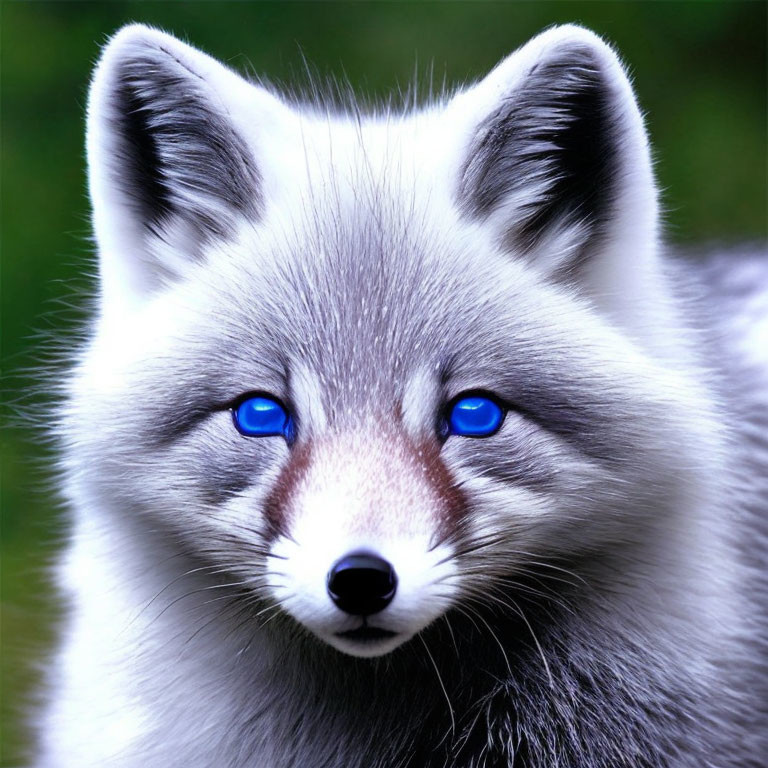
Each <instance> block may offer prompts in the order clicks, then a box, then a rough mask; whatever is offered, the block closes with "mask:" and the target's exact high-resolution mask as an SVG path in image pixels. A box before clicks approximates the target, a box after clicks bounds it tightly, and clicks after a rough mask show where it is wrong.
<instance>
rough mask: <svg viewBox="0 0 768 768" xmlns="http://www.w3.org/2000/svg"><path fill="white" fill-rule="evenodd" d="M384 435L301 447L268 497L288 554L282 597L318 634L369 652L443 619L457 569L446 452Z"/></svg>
mask: <svg viewBox="0 0 768 768" xmlns="http://www.w3.org/2000/svg"><path fill="white" fill-rule="evenodd" d="M377 431H378V432H379V434H377V435H376V436H375V437H371V432H372V431H369V430H364V431H355V432H348V433H344V434H339V435H336V436H333V437H326V438H324V439H322V440H315V441H313V442H312V443H308V444H307V445H305V446H303V447H298V446H297V448H296V449H295V450H294V451H293V455H292V457H291V459H290V460H289V463H288V464H287V465H286V466H285V467H284V469H283V472H282V474H281V476H280V477H279V478H278V480H277V483H276V486H275V490H274V492H273V494H272V497H271V499H270V501H269V503H268V505H267V506H268V510H269V514H270V516H271V517H272V520H271V522H272V524H273V526H274V530H275V532H276V534H275V539H274V543H273V545H272V554H273V555H274V556H275V557H276V558H279V559H281V560H282V562H281V567H280V568H279V574H278V575H276V576H274V577H272V578H273V581H272V582H271V583H270V586H271V588H272V593H273V595H274V597H275V598H276V600H277V601H278V602H279V603H280V604H281V605H282V607H283V608H284V609H285V610H286V611H287V612H288V613H289V614H291V615H292V616H293V617H294V618H295V619H296V620H298V621H299V622H301V623H302V624H304V625H305V626H307V627H308V628H309V629H311V630H312V631H313V632H314V633H315V634H316V635H318V636H319V637H320V638H321V639H323V640H325V641H326V642H328V643H330V644H331V645H333V646H334V647H336V648H338V649H339V650H342V651H345V652H347V653H352V654H353V655H364V656H370V655H379V654H381V653H386V652H388V651H389V650H392V649H393V648H394V647H395V646H397V645H399V644H400V643H402V642H404V641H405V640H406V639H408V638H410V637H411V636H412V635H414V634H415V633H416V632H418V631H420V630H421V629H423V628H424V627H425V626H426V625H427V624H428V623H430V622H431V621H433V620H434V619H435V618H437V617H438V616H439V615H441V614H442V613H443V612H444V611H445V610H446V608H447V607H448V606H449V604H450V602H451V598H450V593H451V586H450V584H449V583H448V582H450V577H451V575H452V574H453V569H454V566H453V560H452V553H451V551H450V547H449V546H448V545H447V544H445V540H447V539H449V538H450V536H449V533H450V526H451V521H452V520H454V519H456V517H457V510H456V508H455V505H456V494H455V491H454V485H453V483H452V482H451V481H450V478H449V474H448V472H447V470H446V469H445V468H444V467H442V466H441V467H440V468H438V467H437V466H436V462H439V461H440V459H439V456H437V455H436V453H437V451H436V450H435V451H434V452H430V451H427V450H425V449H424V448H421V447H419V446H418V444H417V443H416V442H415V441H413V440H412V439H411V438H410V437H409V436H408V435H406V434H402V433H401V434H393V433H392V432H393V431H392V430H390V431H389V432H388V433H387V434H386V435H382V434H381V430H380V429H379V430H377ZM439 542H443V543H442V544H441V543H439Z"/></svg>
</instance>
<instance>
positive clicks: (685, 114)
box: [0, 1, 768, 766]
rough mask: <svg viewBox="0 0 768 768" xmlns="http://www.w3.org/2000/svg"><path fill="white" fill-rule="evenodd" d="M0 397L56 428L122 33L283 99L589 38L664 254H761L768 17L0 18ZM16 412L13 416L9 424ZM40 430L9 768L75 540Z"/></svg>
mask: <svg viewBox="0 0 768 768" xmlns="http://www.w3.org/2000/svg"><path fill="white" fill-rule="evenodd" d="M0 10H1V12H2V48H1V54H0V55H1V59H0V66H1V72H2V81H1V85H2V104H1V107H2V133H1V137H2V166H1V168H0V170H1V172H2V178H1V183H2V216H1V219H0V222H1V224H2V240H1V242H0V245H1V246H2V278H3V279H2V355H3V379H2V394H3V399H4V401H6V403H5V404H6V406H7V408H6V411H5V412H6V414H7V413H9V412H12V411H16V410H18V409H19V407H21V408H23V409H26V410H31V411H32V412H33V414H34V415H36V416H40V417H42V419H43V423H44V418H45V413H46V399H45V396H44V395H42V396H41V395H33V394H31V393H32V392H33V384H34V382H35V380H38V382H39V379H40V377H39V376H37V375H35V374H34V373H29V371H28V369H29V368H30V367H34V366H35V365H39V364H40V363H41V362H42V364H43V365H45V359H46V346H47V342H46V338H47V337H48V336H50V334H51V333H53V334H55V335H57V336H58V337H59V338H63V339H67V338H70V337H71V334H72V332H73V329H74V328H75V327H76V326H77V324H78V321H77V314H78V313H77V311H75V310H73V309H69V308H67V306H66V305H74V307H77V306H82V305H83V303H84V301H83V299H84V297H85V296H86V295H87V294H88V291H89V290H90V288H91V285H90V283H89V278H88V275H87V273H88V272H89V271H91V269H92V262H91V260H90V258H91V255H92V249H91V245H90V243H89V239H88V238H89V228H88V206H87V199H86V191H85V183H84V179H85V168H84V162H83V112H84V104H85V101H86V92H87V85H88V78H89V73H90V70H91V67H92V65H93V63H94V61H95V59H96V56H97V55H98V51H99V46H100V45H101V44H103V43H104V41H105V40H106V38H107V36H108V35H110V34H111V33H112V32H113V31H114V30H115V29H116V28H117V27H119V26H120V25H121V24H123V23H125V22H127V21H144V22H147V23H150V24H155V25H158V26H160V27H163V28H165V29H167V30H169V31H172V32H174V33H176V34H177V35H179V36H182V37H185V38H187V39H188V40H189V41H190V42H192V43H194V44H196V45H197V46H199V47H201V48H203V49H204V50H206V51H208V52H209V53H211V54H213V55H215V56H217V57H219V58H221V59H223V60H224V61H226V62H228V63H229V64H230V65H231V66H233V67H235V68H237V69H240V70H241V71H245V72H248V71H252V72H256V73H260V74H266V75H268V76H269V77H270V78H272V79H274V80H278V81H282V82H288V83H290V82H294V83H295V82H296V81H297V79H301V78H302V77H303V74H302V73H303V71H304V64H303V63H302V62H303V57H306V59H308V60H309V62H310V63H311V64H312V65H314V67H316V69H317V71H318V72H319V73H320V74H336V75H345V76H346V77H348V78H349V80H350V81H351V83H352V84H353V85H354V86H355V87H356V88H358V89H360V90H361V91H365V92H367V93H369V94H371V95H374V96H386V95H387V94H388V93H389V91H390V90H391V89H393V88H396V87H397V86H398V84H405V83H408V82H410V80H411V79H412V76H413V72H414V68H415V66H416V65H417V64H418V67H419V69H420V70H421V71H426V67H427V66H428V65H429V64H433V65H434V71H435V80H436V81H438V82H439V81H440V80H441V79H442V76H443V75H445V77H446V79H447V80H448V81H449V82H452V81H456V80H467V79H471V78H476V77H479V76H480V75H482V74H483V73H484V72H486V71H487V70H488V69H489V68H490V67H492V66H493V65H494V64H495V63H496V62H497V61H498V60H499V59H500V58H501V57H503V56H504V55H505V54H507V53H508V52H510V51H511V50H512V49H513V48H515V47H516V46H518V45H520V44H521V43H523V42H524V41H525V40H526V39H527V38H529V37H530V36H531V35H533V34H535V33H536V32H538V31H539V30H541V29H542V28H544V27H546V26H549V25H551V24H553V23H557V22H566V21H576V22H581V23H583V24H585V25H587V26H589V27H591V28H592V29H594V30H596V31H597V32H598V33H600V34H602V35H604V36H605V37H606V38H607V39H608V40H610V41H612V42H613V43H614V44H615V45H616V46H617V48H618V49H619V50H620V51H621V53H622V55H623V56H624V58H625V61H626V62H627V63H628V64H629V66H630V68H631V71H632V73H633V76H634V81H635V86H636V89H637V93H638V95H639V99H640V103H641V105H642V107H643V109H644V110H645V112H646V113H647V119H648V126H649V129H650V132H651V136H652V140H653V144H654V146H655V152H656V159H657V170H658V174H659V178H660V181H661V186H662V189H663V190H664V202H665V208H666V211H667V213H666V220H667V228H668V233H669V237H670V239H671V240H672V241H674V242H677V243H682V244H693V243H702V242H706V243H711V242H713V241H714V242H719V243H724V244H725V243H729V242H741V241H745V240H748V241H759V242H765V240H766V187H767V186H768V185H767V184H766V168H767V161H766V147H767V144H768V142H767V139H766V4H765V3H764V2H759V1H755V2H701V1H699V2H695V1H691V2H509V3H487V2H450V3H436V2H435V3H426V2H424V3H416V2H411V3H398V2H381V3H363V2H360V3H342V2H339V3H319V2H316V3H304V2H275V3H266V2H265V3H256V2H253V3H249V2H184V3H181V2H163V3H157V2H7V1H5V2H3V3H2V6H1V7H0ZM8 406H10V407H8ZM49 461H50V456H49V454H48V452H47V450H46V448H45V446H44V442H43V433H37V434H33V433H32V432H31V431H30V430H29V429H25V428H23V427H21V426H20V425H19V424H18V423H16V424H14V423H13V421H11V423H10V424H8V423H6V424H5V425H4V429H3V435H2V472H3V476H2V681H1V682H2V688H1V690H2V732H0V745H2V746H1V747H0V748H1V749H2V760H0V763H1V764H2V765H4V766H11V765H25V764H27V758H25V756H24V755H25V751H26V750H27V749H28V748H29V744H30V743H31V741H30V736H29V732H28V729H27V728H26V727H24V725H23V723H24V720H25V717H24V715H23V713H24V712H25V710H28V709H29V707H30V705H31V704H32V703H33V702H34V698H35V695H36V694H35V691H36V685H37V682H38V680H39V677H40V672H39V670H40V668H41V660H43V659H44V658H45V651H46V648H47V647H49V645H50V643H51V642H52V640H53V637H54V634H55V633H54V629H53V626H54V623H55V622H54V619H55V617H56V616H57V614H58V611H57V601H56V599H55V597H54V596H53V595H52V592H51V589H50V585H49V580H48V578H47V577H46V571H47V566H48V565H49V563H51V562H52V561H53V560H54V558H55V555H56V552H57V550H58V547H59V545H60V541H61V540H62V538H63V536H64V535H65V533H66V524H65V520H64V515H62V514H61V512H60V511H59V510H58V509H57V507H56V497H55V493H53V492H52V491H51V490H50V488H49V486H48V485H46V478H47V473H46V466H47V463H48V462H49Z"/></svg>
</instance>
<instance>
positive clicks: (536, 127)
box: [457, 26, 656, 272]
mask: <svg viewBox="0 0 768 768" xmlns="http://www.w3.org/2000/svg"><path fill="white" fill-rule="evenodd" d="M476 88H477V89H478V90H479V91H480V92H483V91H485V93H486V96H485V97H484V98H482V99H480V100H479V102H480V103H481V105H482V108H483V109H484V113H483V114H482V116H481V118H480V119H479V120H478V121H477V122H476V123H475V125H474V127H473V129H472V130H471V132H470V138H469V141H468V145H467V148H466V152H465V159H464V161H463V164H462V165H461V167H460V171H459V176H458V185H457V198H458V202H459V206H460V209H461V210H462V212H463V213H464V215H465V216H467V217H469V218H470V219H475V220H478V221H485V220H492V221H493V224H494V226H495V227H496V228H497V229H498V239H499V241H500V242H501V243H502V244H503V246H504V247H506V248H508V249H510V250H514V251H515V252H518V253H520V252H522V253H526V252H532V251H536V250H537V249H543V250H547V249H549V250H551V248H552V246H553V245H554V244H555V243H556V244H557V247H558V248H559V249H561V250H562V253H563V255H562V257H561V258H557V259H556V261H557V264H555V265H550V266H554V269H553V270H552V271H554V272H563V271H566V272H572V271H573V269H574V268H575V267H577V266H578V264H579V261H580V260H581V259H583V258H584V256H585V254H586V253H588V252H589V253H592V252H594V251H595V250H596V249H597V248H599V247H600V245H601V244H602V242H603V241H604V239H605V237H606V235H608V234H612V233H613V232H614V231H615V230H616V225H617V224H618V220H619V219H620V218H621V215H622V213H621V212H622V210H623V209H624V208H625V207H626V205H627V204H628V201H630V200H632V201H633V202H635V201H637V202H638V203H639V207H640V208H641V209H642V210H638V211H637V212H636V213H637V215H639V216H641V217H642V219H643V222H644V223H647V224H648V225H649V229H648V228H647V231H649V232H650V234H651V236H653V234H655V226H656V222H655V219H656V211H655V189H654V186H653V180H652V174H651V167H650V158H649V154H648V148H647V142H646V138H645V130H644V127H643V124H642V119H641V117H640V113H639V111H638V109H637V105H636V103H635V100H634V96H633V94H632V91H631V87H630V85H629V82H628V80H627V77H626V75H625V73H624V71H623V69H622V67H621V65H620V63H619V61H618V59H617V57H616V55H615V54H614V53H613V51H612V50H611V49H610V48H609V47H608V46H607V45H606V44H605V43H603V42H602V40H600V38H598V37H597V36H596V35H594V34H593V33H591V32H588V31H587V30H584V29H581V28H579V27H573V26H568V27H559V28H555V29H552V30H549V31H548V32H545V33H543V34H542V35H540V36H539V37H538V38H534V40H533V41H531V42H530V43H529V44H527V45H526V46H524V47H523V48H522V49H520V50H519V51H517V52H516V53H514V54H512V56H510V57H509V58H508V59H507V60H505V61H504V62H502V64H500V65H499V67H497V68H496V70H494V72H492V73H491V74H490V75H489V76H488V78H486V80H485V81H483V82H481V83H480V84H479V85H478V86H477V87H476ZM638 185H639V187H640V188H641V189H640V191H641V192H642V195H641V197H643V198H644V199H643V200H639V199H638V197H637V195H636V194H634V192H635V191H636V189H635V188H636V187H637V186H638Z"/></svg>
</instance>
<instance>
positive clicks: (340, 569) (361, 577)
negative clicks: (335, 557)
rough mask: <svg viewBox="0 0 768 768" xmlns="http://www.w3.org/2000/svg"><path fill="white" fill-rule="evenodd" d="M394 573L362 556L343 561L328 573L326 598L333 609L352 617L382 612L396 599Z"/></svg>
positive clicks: (382, 563) (383, 562)
mask: <svg viewBox="0 0 768 768" xmlns="http://www.w3.org/2000/svg"><path fill="white" fill-rule="evenodd" d="M396 589H397V576H396V575H395V569H394V568H393V567H392V566H391V565H390V564H389V563H388V562H387V561H386V560H382V558H380V557H377V556H376V555H369V554H367V553H365V552H354V553H352V554H351V555H347V556H346V557H342V558H341V560H339V561H338V562H337V563H336V564H335V565H334V566H333V568H331V570H330V572H329V573H328V594H329V595H330V596H331V599H332V600H333V602H334V603H336V605H337V606H338V607H339V608H341V610H342V611H344V612H346V613H351V614H353V615H354V616H370V615H371V614H373V613H378V612H379V611H383V610H384V609H385V608H386V607H387V606H388V605H389V604H390V603H391V602H392V598H393V597H394V596H395V590H396Z"/></svg>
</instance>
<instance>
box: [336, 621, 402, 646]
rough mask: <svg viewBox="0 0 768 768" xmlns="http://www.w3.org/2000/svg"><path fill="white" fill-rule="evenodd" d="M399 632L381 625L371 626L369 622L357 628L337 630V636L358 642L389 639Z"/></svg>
mask: <svg viewBox="0 0 768 768" xmlns="http://www.w3.org/2000/svg"><path fill="white" fill-rule="evenodd" d="M396 634H397V632H391V631H390V630H388V629H382V628H381V627H369V626H368V625H367V624H363V626H361V627H358V628H357V629H348V630H346V631H345V632H337V633H336V637H343V638H344V639H345V640H354V641H356V642H362V643H365V642H376V641H377V640H389V639H390V638H392V637H394V636H395V635H396Z"/></svg>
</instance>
